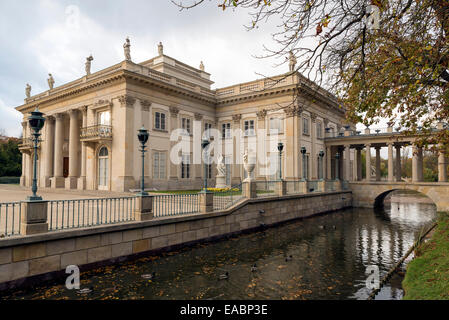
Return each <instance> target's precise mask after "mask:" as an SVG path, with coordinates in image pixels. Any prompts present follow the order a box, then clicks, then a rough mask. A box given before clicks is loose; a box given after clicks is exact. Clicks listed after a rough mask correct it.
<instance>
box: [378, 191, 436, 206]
mask: <svg viewBox="0 0 449 320" xmlns="http://www.w3.org/2000/svg"><path fill="white" fill-rule="evenodd" d="M401 190H410V191H414V192H415V193H416V194H422V195H424V196H426V197H427V198H429V199H430V200H432V202H433V204H435V205H436V203H435V200H433V199H432V198H431V197H429V196H428V195H426V194H425V193H423V192H420V191H417V190H414V189H404V188H403V189H390V190H387V191H384V192H382V193H381V194H379V195H378V196H377V197H376V198H375V199H374V208H383V206H384V201H385V198H387V197H388V196H389V195H390V194H391V193H393V192H395V191H401Z"/></svg>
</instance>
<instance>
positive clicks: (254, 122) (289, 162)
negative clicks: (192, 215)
mask: <svg viewBox="0 0 449 320" xmlns="http://www.w3.org/2000/svg"><path fill="white" fill-rule="evenodd" d="M124 48H125V57H126V59H125V60H124V61H123V62H120V63H118V64H116V65H113V66H111V67H109V68H106V69H104V70H101V71H98V72H95V73H90V61H92V60H93V58H92V57H89V58H88V59H87V62H86V75H85V76H83V77H82V78H80V79H77V80H74V81H72V82H70V83H66V84H64V85H61V86H56V87H53V84H54V80H53V77H52V76H51V75H49V76H50V78H49V80H48V83H49V88H50V89H49V90H48V91H46V92H42V93H40V94H37V95H30V90H31V87H30V86H29V85H27V98H26V99H25V103H24V104H23V105H21V106H18V107H17V108H16V109H17V110H18V111H20V112H21V113H22V114H23V115H24V121H23V122H22V125H23V142H22V144H21V146H20V150H21V151H22V153H23V160H22V167H23V170H22V177H21V185H23V186H30V185H31V183H32V175H33V172H32V171H33V166H32V163H33V161H32V159H33V152H34V151H33V147H32V141H31V132H30V128H29V126H28V124H27V121H26V119H27V117H28V116H29V114H30V112H32V111H34V109H35V108H36V107H39V110H40V111H41V112H43V113H44V114H45V117H46V121H45V126H44V128H43V129H42V131H41V133H42V136H41V141H40V143H39V148H38V172H37V175H38V184H39V186H40V187H47V188H49V187H51V188H66V189H80V190H113V191H129V190H133V189H137V188H138V187H139V181H140V175H141V153H140V151H139V147H140V144H139V141H138V139H137V131H138V129H140V128H141V127H142V125H143V126H144V127H145V128H146V129H148V130H149V133H150V138H149V140H148V143H147V146H148V152H147V153H146V154H145V156H146V158H145V160H146V161H145V186H146V187H147V188H149V189H153V188H154V189H157V190H174V189H199V188H201V186H202V184H203V178H204V174H207V175H208V178H209V179H210V180H209V185H210V186H214V184H215V175H216V166H215V165H209V166H208V167H207V170H204V167H203V165H202V164H201V161H200V162H198V161H195V159H194V158H196V157H197V155H195V153H196V152H197V151H199V152H197V153H199V154H201V146H200V144H198V143H194V141H192V142H191V148H190V150H188V151H187V152H185V151H184V150H183V151H182V152H180V153H179V156H180V158H181V161H180V163H176V162H174V161H171V152H172V149H173V147H174V146H175V145H176V144H177V143H178V142H177V141H171V139H170V136H171V134H172V132H173V131H174V130H175V129H179V128H181V129H184V132H187V136H188V137H189V136H195V134H196V133H199V135H202V134H203V132H204V131H205V130H206V129H216V130H218V132H219V137H215V138H214V139H215V140H216V142H217V143H218V144H217V146H216V147H215V149H214V151H213V153H214V156H216V155H218V154H220V155H222V156H223V158H224V160H225V161H224V162H225V164H226V184H227V185H229V186H231V185H234V184H238V183H240V182H241V181H242V180H243V179H244V178H245V174H246V173H245V170H244V169H243V165H242V162H241V160H240V159H241V157H242V154H243V152H242V151H241V150H247V149H248V148H249V149H250V150H253V151H254V146H255V145H256V144H257V145H260V144H261V145H264V147H266V151H264V154H265V155H266V157H267V159H270V161H269V164H267V165H269V166H276V170H274V171H271V173H270V174H268V175H267V174H266V173H264V172H266V171H264V170H262V165H260V164H259V163H257V165H256V168H255V170H254V172H253V174H254V176H255V177H254V178H256V179H257V180H259V179H260V180H273V179H275V178H276V174H277V172H278V171H277V170H278V169H279V163H278V162H279V161H278V159H279V157H278V151H277V148H276V146H274V147H270V145H271V144H270V143H269V142H270V141H271V140H273V139H274V138H276V141H279V142H282V143H283V144H284V151H283V157H282V164H281V165H282V167H281V169H282V176H283V178H284V179H285V180H289V179H291V180H293V179H298V178H307V179H309V180H313V179H318V178H320V177H324V175H325V177H326V178H333V177H334V176H335V172H334V171H335V170H333V167H334V165H333V163H334V162H333V161H334V158H335V157H334V156H335V153H336V152H337V149H334V148H328V149H326V147H325V145H324V137H325V133H326V132H334V134H335V133H337V132H340V131H341V130H342V126H343V124H345V120H344V119H345V115H344V110H343V109H342V108H340V107H339V106H338V103H337V101H336V98H335V97H334V96H332V95H331V94H330V93H329V92H328V91H326V90H324V89H323V88H321V87H319V86H317V85H316V84H314V83H313V82H311V81H309V80H308V79H306V78H305V77H304V76H302V75H301V74H299V73H297V72H293V71H291V72H288V73H285V74H281V75H279V76H275V77H271V78H264V79H260V80H255V81H251V82H247V83H240V84H236V85H233V86H229V87H226V88H220V89H216V90H213V89H211V85H212V84H213V82H212V81H211V75H210V74H209V73H207V72H206V71H204V65H203V64H202V63H201V65H200V67H199V68H198V69H197V68H194V67H191V66H189V65H186V64H184V63H182V62H180V61H178V60H176V59H174V58H172V57H169V56H167V55H165V54H164V52H163V47H162V44H159V50H158V51H159V54H158V56H156V57H155V58H152V59H150V60H147V61H144V62H142V63H134V62H133V61H132V60H131V56H130V51H129V41H128V42H127V43H125V45H124ZM290 67H291V68H290V70H294V69H293V68H292V66H291V65H290ZM236 72H238V70H236ZM352 127H353V126H351V128H352ZM239 129H240V130H239ZM235 132H242V134H234V133H235ZM255 139H257V140H258V141H257V142H255ZM302 148H305V154H301V149H302ZM264 150H265V149H264ZM303 150H304V149H303ZM321 151H324V158H323V156H321V157H320V155H319V154H320V152H321ZM303 152H304V151H303ZM322 153H323V152H321V154H322ZM200 157H201V155H200ZM344 157H351V159H350V162H349V161H348V163H350V165H351V167H352V161H353V160H354V159H353V158H354V153H353V151H352V150H351V152H348V153H346V152H345V153H344ZM320 161H321V162H320ZM342 162H343V161H342ZM320 163H321V166H320V165H319V164H320ZM345 163H346V162H345ZM324 167H326V168H324ZM341 167H342V169H343V165H341ZM303 168H306V169H305V170H303ZM320 168H321V169H320ZM349 168H350V167H346V166H345V170H346V171H348V172H347V174H349V175H351V176H352V174H353V171H354V170H353V168H351V169H350V170H348V169H349ZM320 170H322V172H325V173H320ZM273 172H275V173H273ZM303 172H305V174H304V173H303ZM340 172H343V171H340ZM304 175H305V177H303V176H304ZM320 175H321V176H320ZM348 177H349V176H348Z"/></svg>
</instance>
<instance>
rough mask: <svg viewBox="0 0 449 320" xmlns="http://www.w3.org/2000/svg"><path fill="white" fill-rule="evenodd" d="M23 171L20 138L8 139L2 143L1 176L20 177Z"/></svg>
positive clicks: (0, 144) (0, 150) (0, 149)
mask: <svg viewBox="0 0 449 320" xmlns="http://www.w3.org/2000/svg"><path fill="white" fill-rule="evenodd" d="M21 172H22V154H21V153H20V151H19V140H18V139H12V138H11V139H8V141H6V142H3V143H0V176H1V177H3V176H7V177H19V176H20V175H21Z"/></svg>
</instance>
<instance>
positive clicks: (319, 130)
mask: <svg viewBox="0 0 449 320" xmlns="http://www.w3.org/2000/svg"><path fill="white" fill-rule="evenodd" d="M316 137H317V138H318V139H321V138H322V137H323V125H322V124H321V122H318V121H317V123H316Z"/></svg>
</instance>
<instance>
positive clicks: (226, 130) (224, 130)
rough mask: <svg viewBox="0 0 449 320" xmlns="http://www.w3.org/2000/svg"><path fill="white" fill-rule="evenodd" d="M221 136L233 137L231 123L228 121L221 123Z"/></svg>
mask: <svg viewBox="0 0 449 320" xmlns="http://www.w3.org/2000/svg"><path fill="white" fill-rule="evenodd" d="M221 137H222V138H223V139H230V138H231V124H230V123H229V122H228V123H223V124H222V125H221Z"/></svg>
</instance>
